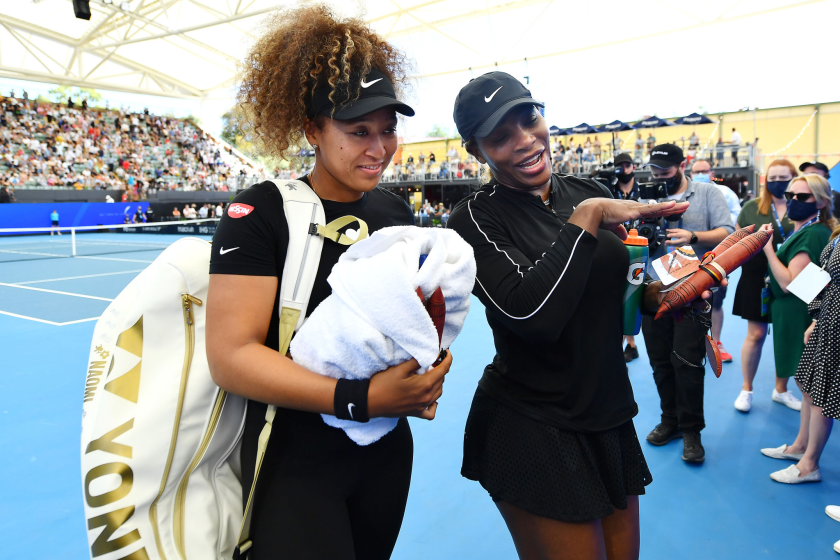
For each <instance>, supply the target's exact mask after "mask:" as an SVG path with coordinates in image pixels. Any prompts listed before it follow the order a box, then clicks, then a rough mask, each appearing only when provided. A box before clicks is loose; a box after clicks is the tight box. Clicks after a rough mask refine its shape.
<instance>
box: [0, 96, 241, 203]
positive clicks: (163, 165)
mask: <svg viewBox="0 0 840 560" xmlns="http://www.w3.org/2000/svg"><path fill="white" fill-rule="evenodd" d="M12 93H14V92H12ZM257 173H258V172H257V170H256V169H255V167H254V166H253V165H252V164H251V162H248V161H245V160H244V159H243V158H241V157H239V156H238V155H236V154H234V152H233V150H232V149H231V148H230V147H229V146H228V145H227V144H225V143H224V142H221V141H217V140H216V139H214V138H213V137H212V136H210V135H208V134H206V133H205V132H204V131H202V130H201V129H200V128H198V127H197V126H195V125H194V124H193V123H192V122H190V121H188V120H182V119H175V118H171V117H166V116H156V115H152V114H150V113H149V111H148V109H145V110H144V111H142V112H131V111H130V110H128V109H126V108H123V107H121V108H119V109H118V110H117V109H109V108H108V107H107V105H106V108H105V109H100V108H91V107H88V105H87V102H86V101H83V102H82V103H81V105H78V104H76V103H74V101H73V99H72V98H68V99H67V101H66V103H49V102H44V101H42V100H32V99H29V96H28V95H27V94H26V93H25V92H24V94H23V97H22V98H16V97H14V95H10V96H8V97H2V96H0V177H1V178H0V183H2V186H4V187H7V189H6V190H7V191H8V190H9V188H11V189H12V192H13V189H14V188H21V187H23V188H38V187H43V188H58V187H72V188H76V189H86V188H87V189H90V188H93V189H108V190H122V191H124V192H125V198H126V199H131V200H137V199H140V198H144V197H145V195H146V194H148V193H149V192H155V191H157V190H174V189H180V190H191V191H192V190H221V191H226V190H235V189H237V188H241V187H242V186H243V185H245V184H246V183H248V184H250V182H257V180H258V179H257V177H256V175H257Z"/></svg>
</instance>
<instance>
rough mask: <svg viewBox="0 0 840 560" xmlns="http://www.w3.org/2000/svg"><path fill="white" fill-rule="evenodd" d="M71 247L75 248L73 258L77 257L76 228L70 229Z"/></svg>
mask: <svg viewBox="0 0 840 560" xmlns="http://www.w3.org/2000/svg"><path fill="white" fill-rule="evenodd" d="M70 246H71V247H73V256H74V257H75V256H76V228H70Z"/></svg>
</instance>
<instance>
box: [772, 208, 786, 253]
mask: <svg viewBox="0 0 840 560" xmlns="http://www.w3.org/2000/svg"><path fill="white" fill-rule="evenodd" d="M770 209H771V210H773V218H775V220H776V229H778V230H779V235H781V236H782V243H784V242H785V241H786V240H787V234H786V233H785V229H784V228H783V227H782V221H781V220H780V219H779V213H778V212H776V203H775V202H773V201H770Z"/></svg>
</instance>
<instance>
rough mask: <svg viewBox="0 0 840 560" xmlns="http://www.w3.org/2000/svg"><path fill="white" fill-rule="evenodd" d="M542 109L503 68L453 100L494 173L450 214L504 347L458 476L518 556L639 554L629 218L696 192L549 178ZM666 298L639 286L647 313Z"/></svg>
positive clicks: (490, 370) (483, 390)
mask: <svg viewBox="0 0 840 560" xmlns="http://www.w3.org/2000/svg"><path fill="white" fill-rule="evenodd" d="M539 107H542V104H541V103H540V102H538V101H535V100H533V99H532V98H531V94H530V92H529V91H528V90H527V89H525V87H524V86H522V84H521V83H520V82H519V81H518V80H516V79H515V78H513V77H511V76H509V75H508V74H505V73H502V72H491V73H489V74H485V75H484V76H481V77H479V78H477V79H475V80H473V81H471V82H470V83H469V84H468V85H467V86H465V87H464V88H463V89H462V90H461V92H460V93H459V94H458V98H457V99H456V102H455V123H456V125H457V126H458V131H459V133H460V134H461V137H462V138H464V139H466V140H467V142H466V147H467V151H469V153H471V154H472V155H473V156H475V157H476V158H477V159H478V160H479V161H480V162H481V163H483V164H487V165H488V166H489V167H490V169H491V170H492V172H493V175H494V178H493V180H491V181H490V183H488V184H486V185H485V186H484V187H482V188H481V189H480V190H479V191H478V192H476V193H474V194H472V195H470V196H469V197H467V198H466V199H464V200H462V201H461V202H460V203H459V204H458V205H457V207H456V208H455V209H454V210H453V212H452V215H451V217H450V218H449V223H448V227H450V228H452V229H454V230H456V231H457V232H458V233H459V234H461V236H462V237H463V238H464V239H465V240H466V241H467V242H469V243H470V244H471V245H472V246H473V249H474V251H475V257H476V263H477V265H478V274H477V278H476V283H475V289H474V293H475V295H476V296H477V297H478V298H479V299H480V300H481V302H482V303H483V304H484V306H485V308H486V312H487V320H488V323H489V324H490V326H491V328H492V330H493V339H494V342H495V346H496V356H495V357H494V359H493V362H492V363H491V364H490V365H488V366H487V367H486V369H485V370H484V375H483V377H482V379H481V381H480V382H479V386H478V389H477V391H476V394H475V398H474V400H473V404H472V407H471V410H470V416H469V419H468V420H467V427H466V432H465V437H464V460H463V466H462V471H461V472H462V474H463V475H464V476H465V477H467V478H470V479H472V480H477V481H479V482H480V483H481V485H482V486H483V487H484V488H485V489H486V490H487V491H488V492H489V493H490V496H491V497H492V498H493V501H494V502H495V503H496V505H497V507H498V508H499V511H500V512H501V514H502V516H503V518H504V519H505V522H506V523H507V525H508V529H509V530H510V532H511V535H512V536H513V540H514V544H515V545H516V549H517V551H518V553H519V556H520V558H523V559H537V558H539V559H546V558H561V557H562V558H592V559H605V558H610V559H630V558H638V554H639V503H638V496H639V495H640V494H643V493H644V487H645V486H646V485H647V484H649V483H650V482H651V476H650V472H649V471H648V468H647V464H646V463H645V459H644V456H643V455H642V450H641V448H640V446H639V443H638V439H637V438H636V431H635V428H634V427H633V422H632V418H633V417H634V416H635V415H636V413H637V412H638V409H637V406H636V402H635V400H634V398H633V390H632V387H631V386H630V381H629V379H628V376H627V370H626V367H625V362H624V356H623V353H622V348H621V341H622V307H623V296H624V291H625V278H626V276H627V274H628V267H629V255H628V252H627V250H626V249H625V247H624V245H623V243H622V239H623V238H624V237H626V232H625V230H624V228H623V226H622V225H621V224H623V223H625V222H627V221H630V220H634V219H637V218H640V217H658V216H666V215H670V214H675V213H681V212H684V211H685V209H686V208H687V207H688V204H687V203H679V204H677V203H674V202H666V203H661V204H652V205H646V204H642V203H638V202H633V201H629V200H621V201H619V200H613V199H612V198H611V196H610V193H609V191H607V190H606V188H604V187H603V186H601V185H600V184H599V183H597V182H594V181H590V180H583V179H578V178H576V177H574V176H568V175H558V174H554V175H552V173H551V167H550V161H549V159H550V152H549V135H548V127H547V125H546V122H545V119H543V117H542V116H541V115H540V112H539V110H538V108H539ZM609 230H611V231H609ZM706 295H710V294H706ZM660 299H661V296H660V294H659V292H658V289H657V286H656V285H655V284H654V285H650V286H647V287H646V291H645V302H644V304H645V306H646V311H647V312H653V311H655V309H656V306H657V305H658V302H659V301H660Z"/></svg>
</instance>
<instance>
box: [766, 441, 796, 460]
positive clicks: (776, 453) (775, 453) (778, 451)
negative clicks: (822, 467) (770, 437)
mask: <svg viewBox="0 0 840 560" xmlns="http://www.w3.org/2000/svg"><path fill="white" fill-rule="evenodd" d="M785 450H787V445H782V446H780V447H765V448H764V449H762V450H761V453H762V454H764V455H767V456H768V457H770V458H771V459H790V460H791V461H799V460H800V459H801V458H802V456H803V455H805V454H804V453H785Z"/></svg>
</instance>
